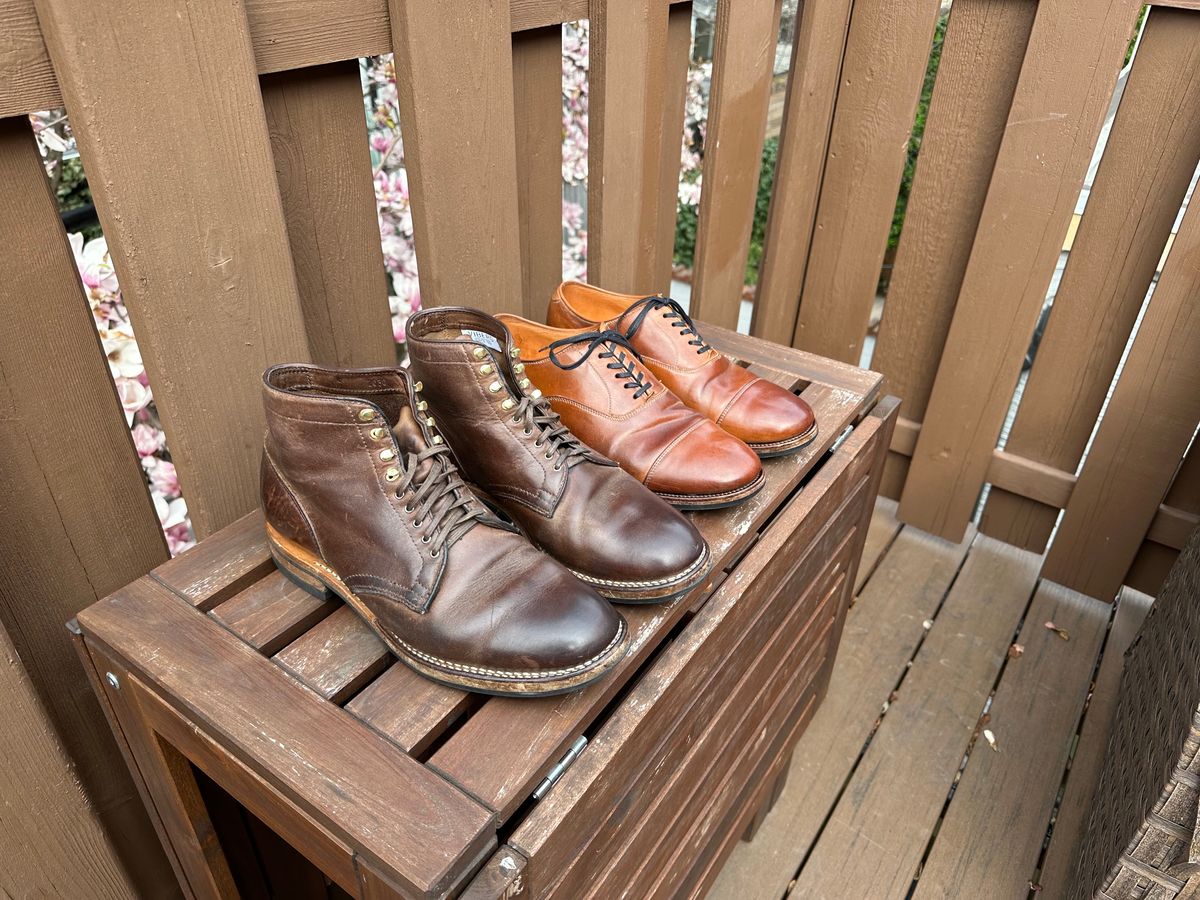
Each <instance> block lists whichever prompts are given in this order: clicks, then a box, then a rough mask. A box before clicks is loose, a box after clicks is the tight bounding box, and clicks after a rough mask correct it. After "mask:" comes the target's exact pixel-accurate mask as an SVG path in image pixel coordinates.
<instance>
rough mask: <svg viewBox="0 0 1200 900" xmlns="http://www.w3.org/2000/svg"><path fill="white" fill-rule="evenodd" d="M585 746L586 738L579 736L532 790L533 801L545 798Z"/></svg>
mask: <svg viewBox="0 0 1200 900" xmlns="http://www.w3.org/2000/svg"><path fill="white" fill-rule="evenodd" d="M586 746H587V738H585V737H584V736H583V735H582V734H581V735H580V736H579V737H577V738H576V739H575V743H573V744H572V745H571V746H570V747H569V748H568V749H567V753H566V755H565V756H564V757H563V758H562V759H560V760H559V761H558V762H557V763H555V764H554V768H553V769H551V770H550V772H549V774H548V775H546V777H545V778H543V779H542V783H541V784H539V785H538V786H537V787H536V788H534V789H533V799H534V800H541V799H542V798H543V797H545V796H546V793H547V792H548V791H549V790H550V788H552V787H554V785H555V783H556V782H557V781H558V779H560V778H562V777H563V772H565V771H567V769H569V768H570V767H571V763H573V762H575V760H576V759H578V758H579V754H580V753H582V752H583V748H584V747H586Z"/></svg>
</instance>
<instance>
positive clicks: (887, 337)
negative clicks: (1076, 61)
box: [871, 0, 1037, 497]
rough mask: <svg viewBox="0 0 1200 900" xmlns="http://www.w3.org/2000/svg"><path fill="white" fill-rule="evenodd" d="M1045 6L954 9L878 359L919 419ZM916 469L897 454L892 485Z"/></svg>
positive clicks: (1001, 2) (1016, 3)
mask: <svg viewBox="0 0 1200 900" xmlns="http://www.w3.org/2000/svg"><path fill="white" fill-rule="evenodd" d="M1036 12H1037V2H1036V0H957V2H956V3H955V4H954V7H953V12H952V13H951V15H950V22H949V25H948V26H947V29H946V40H945V44H944V45H943V49H942V61H941V65H940V67H939V68H938V75H937V82H936V84H935V87H934V90H933V97H932V100H931V101H930V105H929V115H928V123H927V124H926V126H925V134H924V136H923V137H922V139H921V157H920V163H919V165H918V166H917V171H916V176H915V177H914V179H913V186H912V193H911V195H910V196H909V200H908V207H907V210H906V212H905V217H904V230H903V231H902V232H901V234H900V246H899V247H898V249H897V253H896V264H895V268H894V270H893V272H892V277H891V283H890V286H889V287H888V294H887V302H886V303H885V304H884V307H883V321H882V322H881V323H880V326H879V338H878V342H877V343H876V345H875V355H874V356H873V357H872V359H871V368H873V369H875V371H877V372H882V373H883V374H884V375H885V376H887V385H888V388H887V389H888V390H889V391H891V392H892V393H894V394H896V395H897V396H899V397H902V398H903V405H902V406H901V414H902V415H903V416H904V417H905V418H906V419H909V420H911V421H914V422H920V421H921V418H922V417H923V416H924V415H925V406H926V404H927V403H928V402H929V392H930V390H931V389H932V387H933V377H934V374H935V373H936V371H937V361H938V359H939V358H940V357H941V355H942V349H943V347H944V346H945V343H946V333H947V332H948V331H949V330H950V318H951V316H952V315H953V314H954V302H955V300H956V299H957V297H958V289H959V287H960V286H961V285H962V279H963V273H964V272H965V271H966V268H967V260H968V259H969V258H970V255H971V246H972V244H973V243H974V241H975V229H976V226H978V224H979V215H980V212H981V211H982V210H983V201H984V197H985V196H986V195H987V188H988V182H989V181H990V180H991V177H992V168H993V166H994V165H995V163H996V152H997V151H998V150H999V148H1000V139H1001V138H1002V137H1003V136H1004V123H1005V121H1006V120H1007V119H1008V109H1009V106H1011V105H1012V97H1013V90H1014V88H1015V87H1016V84H1017V76H1018V74H1019V73H1020V71H1021V61H1022V59H1024V57H1025V47H1026V44H1027V43H1028V41H1029V30H1030V28H1031V27H1032V25H1033V17H1034V14H1035V13H1036ZM907 473H908V457H907V456H904V455H902V454H899V453H889V454H888V463H887V469H886V471H885V474H884V481H883V492H884V493H885V494H886V495H887V496H889V497H899V496H900V489H901V487H902V486H903V485H904V478H905V476H906V475H907Z"/></svg>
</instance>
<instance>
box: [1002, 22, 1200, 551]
mask: <svg viewBox="0 0 1200 900" xmlns="http://www.w3.org/2000/svg"><path fill="white" fill-rule="evenodd" d="M1197 159H1200V16H1198V15H1196V14H1195V13H1187V12H1183V11H1180V10H1171V9H1156V10H1153V11H1152V12H1151V13H1150V16H1149V18H1148V20H1147V22H1146V29H1145V32H1144V33H1143V35H1142V42H1141V45H1140V47H1139V49H1138V55H1137V61H1136V63H1135V65H1134V66H1133V69H1132V71H1131V73H1130V76H1129V81H1128V84H1127V85H1126V88H1125V93H1124V96H1123V97H1122V100H1121V107H1120V111H1119V113H1118V115H1117V118H1116V121H1115V122H1114V123H1113V127H1112V132H1111V134H1110V136H1109V140H1108V145H1107V147H1106V149H1105V153H1104V159H1103V161H1102V162H1101V164H1100V169H1099V171H1098V172H1097V174H1096V180H1095V184H1094V185H1093V187H1092V191H1091V196H1090V197H1089V199H1088V207H1087V214H1086V215H1085V216H1084V217H1083V221H1082V223H1081V224H1080V227H1079V233H1078V235H1077V237H1076V239H1075V243H1074V247H1073V249H1072V250H1071V256H1070V260H1069V262H1068V264H1067V269H1066V272H1065V273H1064V274H1063V279H1062V283H1061V285H1060V286H1059V289H1058V293H1057V296H1056V297H1055V300H1054V309H1053V312H1052V314H1051V316H1050V321H1049V323H1048V325H1047V327H1046V332H1045V335H1044V337H1043V338H1042V343H1041V346H1040V348H1039V350H1038V355H1037V359H1036V360H1035V362H1034V366H1033V370H1032V371H1031V372H1030V374H1029V381H1028V382H1027V383H1026V385H1025V391H1024V393H1023V395H1022V398H1021V405H1020V407H1019V409H1018V411H1017V418H1016V421H1015V422H1014V423H1013V428H1012V431H1011V432H1010V434H1009V438H1008V443H1007V445H1006V447H1005V450H1006V452H1009V453H1013V454H1016V455H1019V456H1023V457H1026V458H1028V459H1032V460H1034V461H1035V462H1039V463H1043V464H1045V465H1049V466H1053V467H1054V468H1058V469H1063V470H1066V471H1068V472H1074V471H1075V469H1076V467H1077V466H1078V464H1079V459H1080V457H1081V456H1082V455H1083V449H1084V447H1085V446H1086V445H1087V441H1088V438H1089V437H1091V434H1092V429H1093V427H1094V426H1095V422H1096V417H1097V416H1098V415H1099V414H1100V409H1101V407H1102V405H1103V404H1104V398H1105V395H1106V394H1107V393H1108V388H1109V385H1110V384H1111V382H1112V378H1113V375H1114V374H1115V373H1116V370H1117V364H1118V362H1119V361H1120V359H1121V354H1122V352H1123V351H1124V349H1125V343H1126V341H1127V340H1128V335H1129V331H1130V329H1131V328H1132V327H1133V323H1134V320H1135V319H1136V318H1137V314H1138V310H1139V309H1140V308H1141V306H1142V300H1143V299H1144V298H1145V296H1146V290H1147V289H1148V288H1149V286H1150V282H1151V280H1152V279H1153V277H1154V272H1155V269H1156V268H1157V265H1158V261H1159V258H1160V257H1161V256H1162V251H1163V245H1164V244H1165V243H1166V241H1167V238H1168V236H1169V235H1170V233H1171V227H1172V225H1173V224H1174V222H1175V218H1176V216H1177V214H1178V212H1179V206H1180V204H1181V203H1182V202H1183V198H1184V195H1185V194H1186V193H1187V189H1188V184H1189V183H1190V182H1191V179H1192V174H1193V172H1194V171H1195V169H1196V160H1197ZM1057 520H1058V510H1057V509H1054V508H1052V507H1049V506H1046V505H1044V504H1041V503H1038V502H1036V501H1032V500H1026V499H1024V498H1022V497H1019V496H1017V495H1015V494H1011V493H1008V492H1007V491H998V490H995V489H993V490H992V492H991V494H990V495H989V499H988V503H987V506H986V507H985V509H984V515H983V519H982V521H981V522H980V526H979V527H980V530H982V531H984V532H985V533H987V534H989V535H991V536H993V537H995V538H997V539H999V540H1002V541H1007V542H1008V543H1010V544H1016V545H1017V546H1019V547H1025V548H1027V549H1029V550H1033V551H1035V552H1039V553H1040V552H1041V551H1042V550H1043V549H1045V546H1046V541H1047V540H1048V539H1049V537H1050V532H1051V530H1052V529H1053V528H1054V523H1055V522H1056V521H1057Z"/></svg>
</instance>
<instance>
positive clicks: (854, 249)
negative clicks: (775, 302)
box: [792, 0, 941, 364]
mask: <svg viewBox="0 0 1200 900" xmlns="http://www.w3.org/2000/svg"><path fill="white" fill-rule="evenodd" d="M940 8H941V3H940V2H939V0H919V2H915V3H908V4H897V3H893V2H890V0H856V2H855V4H854V15H853V17H852V19H851V22H850V34H849V37H848V38H847V41H846V53H845V59H844V61H843V63H842V73H843V77H842V86H841V90H839V91H838V98H837V111H836V112H835V113H834V119H833V131H832V134H831V135H830V138H829V161H828V162H827V163H826V165H825V179H824V183H823V184H822V187H821V200H820V205H819V206H818V209H817V223H816V231H815V233H814V235H813V239H812V249H811V251H810V255H809V260H808V269H807V271H806V272H805V273H804V291H803V294H802V295H801V298H800V315H799V317H798V319H797V321H796V330H795V333H794V335H793V339H792V343H793V344H794V345H795V346H797V347H802V348H804V349H805V350H810V351H812V352H814V353H817V354H819V355H821V356H828V357H830V358H832V359H840V360H842V361H843V362H850V363H855V364H857V363H858V360H859V356H860V355H861V353H862V343H863V338H864V337H865V335H866V331H867V320H868V319H869V318H870V315H871V305H872V304H873V303H874V302H875V288H876V286H877V285H878V283H879V270H880V268H881V266H882V265H883V257H884V254H885V252H886V251H887V241H888V234H889V233H890V231H891V227H892V211H893V210H894V209H895V207H896V194H897V192H898V190H899V187H900V179H901V176H902V175H903V173H904V163H905V159H906V157H907V152H908V150H907V148H908V136H909V133H910V132H911V131H912V126H913V116H914V114H915V112H916V108H917V100H918V98H919V97H920V94H921V85H922V83H923V82H924V78H925V68H926V66H927V64H928V62H929V51H930V46H931V42H932V40H933V31H934V26H935V25H936V24H937V17H938V12H939V10H940Z"/></svg>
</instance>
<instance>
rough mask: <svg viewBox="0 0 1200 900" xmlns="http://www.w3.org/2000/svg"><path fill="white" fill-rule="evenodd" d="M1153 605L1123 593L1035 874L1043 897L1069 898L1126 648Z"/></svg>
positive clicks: (1140, 595)
mask: <svg viewBox="0 0 1200 900" xmlns="http://www.w3.org/2000/svg"><path fill="white" fill-rule="evenodd" d="M1153 603H1154V598H1153V597H1149V596H1147V595H1146V594H1143V593H1141V592H1140V591H1134V590H1130V589H1129V588H1125V589H1124V590H1122V591H1121V597H1120V600H1119V601H1118V605H1117V611H1116V613H1115V614H1114V615H1115V618H1114V620H1113V626H1112V629H1111V631H1110V632H1109V635H1108V642H1107V643H1106V644H1105V645H1104V656H1103V658H1102V659H1101V660H1100V671H1099V672H1098V673H1097V674H1096V682H1095V686H1094V687H1093V688H1092V698H1091V700H1090V701H1089V702H1088V707H1087V712H1086V713H1085V715H1084V719H1083V728H1082V729H1080V732H1079V745H1078V747H1077V749H1076V750H1075V758H1074V760H1073V761H1072V763H1071V768H1070V771H1069V773H1068V775H1067V785H1066V789H1065V791H1064V792H1063V799H1062V803H1061V804H1060V805H1059V808H1058V815H1057V818H1056V819H1055V822H1054V831H1053V832H1052V833H1051V835H1050V846H1049V847H1048V848H1047V849H1046V855H1045V858H1044V860H1043V862H1042V870H1041V875H1040V877H1036V881H1037V883H1039V884H1040V885H1041V887H1042V890H1041V893H1040V896H1042V897H1047V898H1049V897H1064V896H1066V892H1067V886H1068V881H1067V879H1068V877H1069V876H1070V866H1071V862H1072V856H1073V854H1074V851H1075V845H1076V843H1077V842H1078V841H1079V838H1080V836H1081V835H1082V834H1083V830H1084V828H1085V827H1086V826H1087V816H1088V813H1089V812H1090V810H1091V806H1092V794H1093V793H1095V790H1096V783H1097V782H1098V781H1099V780H1100V770H1101V768H1102V767H1103V765H1104V752H1105V750H1106V748H1107V747H1108V734H1109V731H1111V730H1112V723H1113V716H1114V715H1116V711H1117V692H1118V689H1119V687H1120V684H1121V672H1122V671H1124V668H1125V651H1126V650H1128V649H1129V645H1130V644H1131V643H1132V642H1133V639H1134V637H1135V636H1136V635H1137V633H1138V629H1140V628H1141V626H1142V620H1144V619H1145V618H1146V614H1147V613H1148V612H1150V607H1151V606H1152V605H1153Z"/></svg>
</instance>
